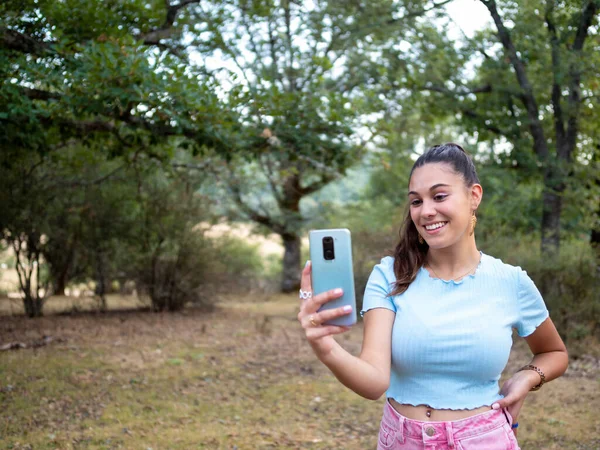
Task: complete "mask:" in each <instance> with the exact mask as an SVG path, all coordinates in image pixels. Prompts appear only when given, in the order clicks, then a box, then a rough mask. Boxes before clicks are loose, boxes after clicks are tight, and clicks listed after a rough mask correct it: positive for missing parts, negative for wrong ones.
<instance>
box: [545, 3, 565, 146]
mask: <svg viewBox="0 0 600 450" xmlns="http://www.w3.org/2000/svg"><path fill="white" fill-rule="evenodd" d="M546 1H547V5H546V15H545V19H546V25H548V33H549V34H550V45H551V48H552V97H551V98H552V108H553V109H554V131H555V133H556V144H557V148H559V149H560V148H562V146H563V145H564V143H565V124H564V120H563V110H562V106H561V104H560V101H561V90H562V89H561V86H560V78H561V77H560V70H561V68H560V49H559V47H558V36H557V34H556V27H555V26H554V21H553V18H552V14H553V12H554V0H546Z"/></svg>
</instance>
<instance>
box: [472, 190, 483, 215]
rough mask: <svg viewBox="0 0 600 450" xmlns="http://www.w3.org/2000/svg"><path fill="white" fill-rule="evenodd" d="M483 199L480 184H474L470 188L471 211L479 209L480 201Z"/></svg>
mask: <svg viewBox="0 0 600 450" xmlns="http://www.w3.org/2000/svg"><path fill="white" fill-rule="evenodd" d="M482 198H483V188H482V187H481V185H480V184H477V183H475V184H474V185H473V186H471V209H472V210H473V211H475V210H476V209H477V208H479V204H480V203H481V199H482Z"/></svg>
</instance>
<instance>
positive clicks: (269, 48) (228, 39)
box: [197, 0, 439, 292]
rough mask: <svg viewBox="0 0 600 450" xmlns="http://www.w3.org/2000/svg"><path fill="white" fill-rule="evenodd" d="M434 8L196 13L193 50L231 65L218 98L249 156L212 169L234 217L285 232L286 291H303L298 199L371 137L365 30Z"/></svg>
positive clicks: (256, 8) (399, 28)
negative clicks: (199, 35) (200, 34)
mask: <svg viewBox="0 0 600 450" xmlns="http://www.w3.org/2000/svg"><path fill="white" fill-rule="evenodd" d="M438 6H439V4H435V3H429V2H426V3H425V6H420V7H419V8H414V5H412V3H407V4H401V3H398V2H393V1H377V2H371V3H370V4H369V6H368V8H367V7H364V6H363V5H361V4H355V3H344V2H342V3H340V2H317V3H314V4H311V5H308V4H305V3H301V2H292V1H288V0H281V1H269V2H251V1H247V0H239V1H231V2H222V3H220V4H218V5H217V4H214V5H212V6H211V7H210V8H208V7H207V8H205V9H204V10H202V14H201V15H200V16H199V22H202V23H204V24H205V29H204V31H205V33H206V35H207V36H209V38H208V39H205V41H204V42H201V43H199V44H198V49H199V52H200V53H201V54H208V55H215V56H218V57H220V58H221V59H222V60H224V61H225V62H226V63H227V66H226V67H227V69H228V71H229V77H228V80H229V83H231V89H229V90H228V91H227V92H226V93H224V94H223V96H224V98H225V99H226V100H225V101H226V103H227V104H228V105H230V107H231V108H232V109H233V110H234V111H236V113H237V115H238V117H239V121H240V123H241V124H243V127H241V129H239V130H236V131H237V132H236V134H235V135H234V136H235V137H234V138H233V139H232V141H234V142H236V147H237V148H238V149H239V150H241V152H240V155H241V158H248V157H251V158H253V161H252V162H251V163H249V164H245V163H244V161H243V160H240V159H231V160H228V161H225V162H224V164H223V165H222V166H221V167H220V169H219V170H217V171H215V172H216V174H217V176H218V178H219V180H221V181H222V182H223V183H224V185H225V186H226V187H227V189H228V191H229V193H230V195H231V199H232V200H233V201H234V202H235V205H236V207H237V213H238V216H242V217H245V218H247V219H250V220H252V221H254V222H255V223H257V224H259V225H261V226H263V227H266V228H267V229H269V231H271V232H274V233H277V234H279V235H280V236H281V239H282V241H283V245H284V248H285V254H284V257H283V279H282V290H283V291H285V292H289V291H292V290H294V289H297V288H298V287H299V273H300V263H301V261H300V231H301V230H302V229H303V226H305V224H306V220H305V217H303V214H302V210H301V204H302V200H303V199H304V198H307V197H308V196H310V195H311V194H313V193H315V192H317V191H319V190H320V189H321V188H323V187H324V186H325V185H327V184H328V183H330V182H332V181H333V180H335V179H337V178H339V177H340V176H343V175H344V174H345V173H346V171H347V169H348V168H349V167H350V166H352V165H353V164H356V163H357V162H359V161H360V160H361V157H362V156H363V155H364V153H365V144H366V142H367V141H369V140H370V139H371V137H372V136H373V131H372V130H371V129H369V127H370V125H371V124H372V123H373V120H372V119H370V118H369V117H368V113H371V112H374V111H376V110H377V108H378V107H379V106H380V105H379V104H378V102H377V99H376V98H374V97H373V96H372V93H371V92H370V91H369V90H368V88H369V86H370V83H369V79H370V78H372V77H373V76H375V75H376V73H374V69H373V67H376V65H375V64H374V62H375V61H376V60H377V59H378V57H379V53H380V50H379V49H378V48H376V47H375V46H374V45H373V40H372V39H371V38H370V37H369V36H370V35H371V34H383V33H386V32H390V31H393V32H395V33H398V34H402V33H404V31H403V30H404V29H405V28H407V27H408V26H409V25H410V19H412V18H413V17H416V16H419V15H422V14H424V13H425V12H426V11H427V10H429V9H435V8H436V7H438ZM411 7H412V8H411ZM197 11H198V10H197ZM359 129H360V130H361V131H362V133H358V130H359Z"/></svg>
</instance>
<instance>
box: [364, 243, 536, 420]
mask: <svg viewBox="0 0 600 450" xmlns="http://www.w3.org/2000/svg"><path fill="white" fill-rule="evenodd" d="M393 267H394V258H393V257H389V256H388V257H385V258H383V259H382V260H381V262H380V263H379V264H377V265H376V266H375V267H374V269H373V272H372V273H371V276H370V277H369V281H368V283H367V287H366V289H365V296H364V300H363V309H362V311H361V315H362V314H364V313H365V312H366V311H368V310H370V309H373V308H386V309H390V310H392V311H394V312H395V313H396V318H395V320H394V325H393V331H392V373H391V380H390V386H389V388H388V390H387V396H388V397H391V398H393V399H395V400H396V401H397V402H399V403H405V404H411V405H429V406H431V407H433V408H437V409H441V408H444V409H473V408H478V407H480V406H483V405H491V404H492V403H493V402H494V401H496V400H498V399H500V398H502V395H501V394H500V393H499V386H498V380H499V379H500V375H501V373H502V370H503V369H504V367H505V366H506V363H507V361H508V356H509V353H510V348H511V346H512V328H516V329H517V331H518V333H519V335H520V336H528V335H529V334H531V333H533V331H535V329H536V328H537V327H538V326H539V325H540V324H541V323H542V322H543V321H544V320H546V318H547V317H548V310H547V309H546V305H545V304H544V300H543V299H542V296H541V295H540V293H539V291H538V289H537V288H536V286H535V285H534V283H533V281H532V280H531V278H530V277H529V276H528V275H527V272H525V271H524V270H522V269H521V268H520V267H515V266H511V265H509V264H505V263H503V262H502V261H501V260H499V259H497V258H494V257H492V256H489V255H486V254H484V253H481V260H480V262H479V266H478V267H477V269H476V270H475V272H474V273H473V274H472V275H469V276H466V277H464V278H462V279H461V280H459V281H453V280H442V279H439V278H433V277H432V276H430V275H429V272H428V271H427V270H426V269H425V268H421V269H420V270H419V272H418V273H417V277H416V279H415V280H414V281H413V282H412V283H411V284H410V286H409V287H408V289H407V290H406V291H405V292H403V293H402V294H400V295H396V296H394V297H388V296H387V295H388V294H389V293H390V292H391V290H392V288H393V283H394V281H395V280H396V277H395V276H394V269H393Z"/></svg>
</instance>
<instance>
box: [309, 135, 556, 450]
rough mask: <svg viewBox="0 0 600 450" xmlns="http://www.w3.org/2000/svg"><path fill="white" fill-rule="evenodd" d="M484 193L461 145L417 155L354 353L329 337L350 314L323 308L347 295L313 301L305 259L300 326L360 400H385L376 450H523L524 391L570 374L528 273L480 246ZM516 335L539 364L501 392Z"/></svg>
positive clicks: (365, 308)
mask: <svg viewBox="0 0 600 450" xmlns="http://www.w3.org/2000/svg"><path fill="white" fill-rule="evenodd" d="M482 195H483V190H482V187H481V185H480V184H479V179H478V177H477V173H476V171H475V167H474V165H473V162H472V160H471V158H470V157H469V156H468V155H467V154H466V152H465V151H464V150H463V149H462V148H461V147H460V146H459V145H456V144H444V145H438V146H434V147H432V148H430V149H429V150H427V151H426V152H425V153H424V154H423V155H422V156H420V157H419V159H417V161H416V162H415V164H414V166H413V168H412V171H411V176H410V181H409V189H408V202H409V211H408V214H407V216H406V219H405V222H404V224H403V226H402V229H401V231H400V242H399V243H398V245H397V246H396V248H395V251H394V255H393V256H388V257H385V258H383V259H382V260H381V262H380V263H379V264H377V265H376V266H375V268H374V269H373V272H372V273H371V276H370V278H369V281H368V283H367V287H366V289H365V294H364V300H363V309H362V311H361V314H362V315H363V317H364V336H363V345H362V350H361V353H360V356H358V357H356V356H353V355H351V354H350V353H348V352H347V351H345V350H344V349H343V348H342V347H341V346H340V345H339V344H338V343H337V342H336V341H335V340H334V338H333V335H335V334H339V333H343V332H345V331H347V330H348V328H347V327H337V326H329V325H321V324H322V323H323V322H325V321H327V320H330V319H333V318H335V317H340V316H343V315H345V314H348V311H345V310H343V309H341V308H340V309H337V310H336V309H334V310H326V311H322V312H318V309H319V307H320V306H321V305H323V304H324V303H326V302H328V301H330V300H332V299H334V298H337V297H339V296H340V295H341V293H340V292H336V291H335V290H332V291H328V292H325V293H323V294H320V295H316V296H314V297H312V296H311V295H310V291H311V265H310V262H307V264H306V267H305V268H304V270H303V271H302V289H301V291H300V294H301V298H306V297H308V299H306V300H303V301H302V304H301V307H300V312H299V314H298V320H299V321H300V323H301V324H302V326H303V328H304V329H305V332H306V337H307V339H308V341H309V342H310V345H311V346H312V348H313V350H314V352H315V353H316V355H317V357H318V358H319V359H320V360H321V361H322V362H323V363H324V364H325V365H326V366H327V367H329V369H330V370H331V371H332V372H333V374H334V375H335V376H336V377H337V378H338V380H340V381H341V382H342V383H343V384H344V385H345V386H347V387H348V388H350V389H352V390H353V391H355V392H356V393H358V394H359V395H362V396H363V397H366V398H368V399H372V400H376V399H378V398H380V397H381V396H382V395H383V394H384V393H385V394H386V397H387V401H386V403H385V407H384V412H383V418H382V420H381V426H380V431H379V438H378V446H377V448H378V449H415V450H416V449H435V450H445V449H454V448H456V449H458V450H471V449H473V450H494V449H513V450H516V449H518V448H519V446H518V444H517V440H516V430H517V428H516V427H518V422H517V420H518V416H519V411H520V409H521V407H522V405H523V402H524V401H525V397H526V396H527V394H528V392H529V391H532V390H537V389H539V388H540V387H541V386H542V385H543V384H544V383H545V382H548V381H550V380H553V379H554V378H557V377H559V376H560V375H562V374H563V373H564V372H565V370H566V369H567V365H568V356H567V350H566V348H565V345H564V343H563V342H562V340H561V338H560V336H559V334H558V333H557V331H556V328H555V327H554V324H553V323H552V320H551V319H550V317H549V315H548V310H547V309H546V306H545V304H544V301H543V299H542V297H541V295H540V293H539V291H538V289H537V288H536V287H535V285H534V284H533V282H532V281H531V279H530V278H529V276H528V275H527V273H526V272H525V271H524V270H522V269H521V268H520V267H514V266H511V265H509V264H505V263H503V262H502V261H501V260H499V259H496V258H494V257H492V256H490V255H487V254H485V253H483V252H481V251H479V250H478V249H477V245H476V243H475V235H474V229H475V225H476V222H477V219H476V215H475V213H476V211H477V208H478V207H479V204H480V202H481V199H482ZM513 328H516V330H517V332H518V334H519V335H520V336H522V337H524V338H525V340H526V341H527V344H528V345H529V348H530V349H531V351H532V352H533V355H534V356H533V359H532V360H531V362H530V363H529V364H527V365H525V366H523V367H522V368H521V369H520V370H518V371H517V372H516V373H514V374H513V375H512V377H511V378H510V379H509V380H507V381H506V382H505V383H504V385H503V386H502V389H498V388H499V386H498V380H499V379H500V375H501V373H502V371H503V369H504V367H505V366H506V363H507V361H508V356H509V353H510V349H511V345H512V329H513Z"/></svg>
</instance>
